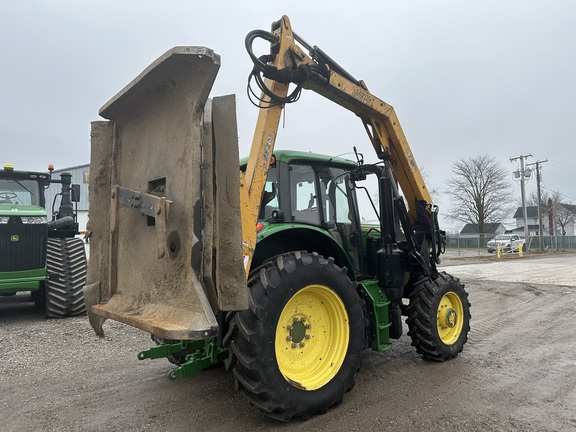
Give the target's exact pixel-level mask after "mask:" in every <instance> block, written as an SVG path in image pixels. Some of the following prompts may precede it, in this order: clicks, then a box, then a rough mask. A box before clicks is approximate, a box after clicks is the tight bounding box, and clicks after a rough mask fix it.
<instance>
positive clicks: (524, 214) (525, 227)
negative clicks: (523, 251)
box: [510, 153, 532, 245]
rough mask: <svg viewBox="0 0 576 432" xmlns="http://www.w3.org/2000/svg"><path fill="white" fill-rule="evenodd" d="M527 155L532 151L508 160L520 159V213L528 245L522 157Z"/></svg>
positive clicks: (524, 174)
mask: <svg viewBox="0 0 576 432" xmlns="http://www.w3.org/2000/svg"><path fill="white" fill-rule="evenodd" d="M529 157H532V153H529V154H527V155H520V156H518V157H515V158H510V162H514V161H515V160H518V159H520V191H521V193H522V214H523V216H524V241H525V242H528V245H530V241H529V239H528V215H527V214H526V188H525V185H524V183H525V182H526V173H525V171H524V169H525V167H524V159H526V158H529Z"/></svg>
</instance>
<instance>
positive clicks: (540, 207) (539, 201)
mask: <svg viewBox="0 0 576 432" xmlns="http://www.w3.org/2000/svg"><path fill="white" fill-rule="evenodd" d="M544 162H548V159H546V160H543V161H540V160H538V161H536V162H534V163H531V164H526V166H530V165H534V166H536V191H537V193H538V236H539V240H540V252H544V238H543V237H542V194H541V189H540V182H541V179H542V177H541V176H540V165H542V164H543V163H544Z"/></svg>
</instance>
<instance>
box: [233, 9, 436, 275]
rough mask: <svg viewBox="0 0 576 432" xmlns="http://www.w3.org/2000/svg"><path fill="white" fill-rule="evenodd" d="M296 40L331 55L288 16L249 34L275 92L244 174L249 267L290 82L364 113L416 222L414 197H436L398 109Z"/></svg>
mask: <svg viewBox="0 0 576 432" xmlns="http://www.w3.org/2000/svg"><path fill="white" fill-rule="evenodd" d="M251 37H252V39H253V38H255V37H263V38H265V39H267V40H269V41H270V42H271V49H270V55H269V56H263V57H262V58H260V59H258V58H256V56H254V54H253V53H252V52H251V46H250V45H251V40H250V38H251ZM296 42H299V43H300V44H302V45H303V46H304V47H306V48H307V49H308V50H309V51H310V52H312V53H314V55H315V56H317V57H319V58H321V57H323V56H324V58H326V56H325V55H324V53H321V51H320V50H318V49H317V48H316V47H314V48H312V47H310V46H309V45H308V44H307V43H306V42H305V41H304V40H303V39H302V38H300V37H299V36H298V35H296V34H295V33H294V32H293V31H292V27H291V25H290V20H289V19H288V17H287V16H283V17H282V18H281V19H280V20H279V21H277V22H275V23H273V25H272V33H267V32H263V31H255V32H251V33H250V34H249V35H248V37H247V43H246V44H247V48H248V50H249V53H250V55H251V56H252V59H253V61H254V63H255V64H256V67H258V66H260V69H261V71H262V72H263V75H264V76H265V77H268V78H267V79H266V80H264V85H265V86H266V87H267V88H268V89H269V91H271V92H272V93H273V95H272V97H271V96H270V95H268V94H265V93H263V94H262V97H261V99H260V107H261V108H262V109H261V111H260V114H259V117H258V122H257V125H256V130H255V133H254V140H253V142H252V150H251V152H250V158H249V162H248V166H247V169H246V173H245V174H241V181H240V183H241V188H240V189H241V195H240V198H241V199H240V201H241V213H242V236H243V237H242V238H243V243H242V245H243V246H242V247H243V253H244V265H245V268H246V271H247V272H248V269H249V268H250V261H251V259H252V255H253V251H254V247H255V245H256V233H255V230H254V227H255V226H256V223H257V219H258V212H259V208H260V202H261V196H262V191H263V189H264V184H265V181H266V175H267V173H268V167H269V163H270V157H271V155H272V152H273V150H274V143H275V140H276V133H277V131H278V123H279V121H280V114H281V112H282V109H283V106H284V102H282V101H284V100H285V99H286V96H287V94H288V85H289V84H290V83H294V84H297V85H298V86H301V87H303V88H306V89H310V90H313V91H315V92H316V93H318V94H320V95H322V96H324V97H325V98H327V99H329V100H331V101H333V102H335V103H337V104H338V105H340V106H342V107H344V108H346V109H348V110H350V111H352V112H353V113H355V114H356V115H357V116H358V117H360V119H361V120H362V123H363V124H364V127H365V129H366V132H367V133H368V136H369V138H370V141H371V143H372V146H373V147H374V150H375V151H376V154H377V155H378V157H379V158H381V159H383V160H384V162H385V163H386V165H387V166H388V167H389V168H390V169H391V170H392V172H393V174H394V177H395V178H396V179H397V180H398V183H399V184H400V187H401V189H402V192H403V193H404V197H405V198H406V200H407V202H408V204H409V217H410V220H411V221H412V223H414V222H415V221H416V220H417V215H416V208H415V207H416V206H415V205H414V203H415V201H425V202H427V203H430V202H431V198H430V194H429V192H428V189H427V188H426V184H425V183H424V180H423V178H422V174H421V173H420V170H419V168H418V165H417V164H416V161H415V159H414V156H413V155H412V150H411V149H410V146H409V145H408V141H407V140H406V136H405V135H404V132H403V131H402V127H401V126H400V121H399V120H398V117H397V116H396V113H395V111H394V108H393V107H392V106H391V105H389V104H387V103H386V102H384V101H383V100H381V99H379V98H377V97H376V96H374V95H373V94H372V93H370V92H369V91H368V88H367V87H366V85H365V84H364V83H363V82H362V81H357V80H355V79H354V78H352V77H351V76H350V75H349V74H347V73H346V72H345V71H343V70H342V69H341V68H339V67H338V66H337V65H335V63H333V62H332V61H331V60H330V61H329V62H323V61H315V60H314V59H313V58H312V57H310V55H308V54H306V53H305V52H304V51H303V50H302V48H301V47H300V45H298V44H297V43H296Z"/></svg>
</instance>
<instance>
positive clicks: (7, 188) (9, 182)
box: [0, 179, 42, 206]
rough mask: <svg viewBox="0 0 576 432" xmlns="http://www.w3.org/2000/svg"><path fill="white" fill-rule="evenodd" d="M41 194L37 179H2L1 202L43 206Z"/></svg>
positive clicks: (0, 184)
mask: <svg viewBox="0 0 576 432" xmlns="http://www.w3.org/2000/svg"><path fill="white" fill-rule="evenodd" d="M40 196H41V193H40V185H39V184H38V182H37V181H35V180H15V179H0V204H18V205H37V206H42V203H41V201H40Z"/></svg>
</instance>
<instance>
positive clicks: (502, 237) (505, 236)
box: [494, 235, 510, 240]
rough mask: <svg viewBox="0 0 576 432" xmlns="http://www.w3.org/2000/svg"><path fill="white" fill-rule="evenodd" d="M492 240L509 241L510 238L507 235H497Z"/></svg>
mask: <svg viewBox="0 0 576 432" xmlns="http://www.w3.org/2000/svg"><path fill="white" fill-rule="evenodd" d="M494 240H510V236H509V235H497V236H496V237H494Z"/></svg>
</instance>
